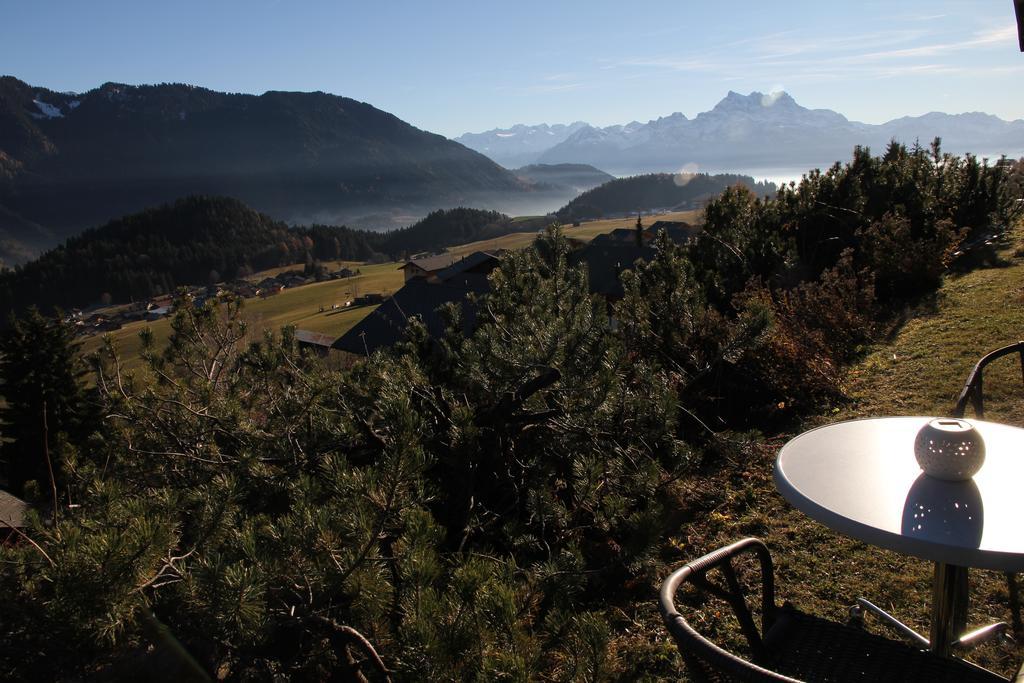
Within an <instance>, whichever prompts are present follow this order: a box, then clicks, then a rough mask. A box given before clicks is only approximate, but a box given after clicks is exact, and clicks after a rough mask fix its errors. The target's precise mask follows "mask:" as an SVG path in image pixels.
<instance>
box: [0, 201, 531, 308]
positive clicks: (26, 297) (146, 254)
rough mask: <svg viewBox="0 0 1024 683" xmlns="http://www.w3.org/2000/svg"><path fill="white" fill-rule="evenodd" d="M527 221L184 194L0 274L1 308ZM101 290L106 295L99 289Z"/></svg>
mask: <svg viewBox="0 0 1024 683" xmlns="http://www.w3.org/2000/svg"><path fill="white" fill-rule="evenodd" d="M523 229H527V228H524V227H523V224H521V223H520V224H513V222H512V219H510V218H509V217H508V216H505V215H504V214H500V213H497V212H495V211H484V210H480V209H466V208H457V209H448V210H439V211H435V212H432V213H431V214H429V215H428V216H427V217H426V218H424V219H422V220H421V221H418V222H417V223H415V224H414V225H411V226H409V227H407V228H402V229H400V230H393V231H391V232H388V233H377V232H370V231H365V230H352V229H350V228H346V227H336V226H325V225H313V226H298V227H289V226H287V225H285V224H284V223H282V222H280V221H275V220H273V219H271V218H269V217H268V216H266V215H264V214H261V213H259V212H257V211H254V210H253V209H250V208H249V207H247V206H246V205H245V204H243V203H242V202H240V201H238V200H236V199H229V198H225V197H187V198H185V199H181V200H178V201H177V202H174V203H173V204H168V205H164V206H161V207H157V208H153V209H148V210H146V211H143V212H141V213H137V214H132V215H130V216H126V217H124V218H120V219H118V220H115V221H111V222H110V223H108V224H107V225H104V226H102V227H99V228H94V229H91V230H87V231H85V232H84V233H82V234H80V235H78V236H76V237H72V238H70V239H68V240H67V241H66V242H65V243H64V244H63V245H61V246H59V247H57V248H56V249H53V250H51V251H49V252H47V253H45V254H43V256H41V257H40V258H38V259H37V260H35V261H31V262H29V263H26V264H24V265H22V266H18V267H16V268H15V269H13V270H8V271H4V272H0V312H2V313H3V314H4V315H6V313H7V312H10V311H12V310H24V309H26V308H28V307H29V306H32V305H35V306H39V307H41V308H44V309H49V308H51V307H53V306H59V307H63V308H69V307H77V306H85V305H88V304H91V303H95V302H97V301H99V300H100V299H101V298H105V299H106V298H109V300H111V301H113V302H114V303H126V302H129V301H144V300H146V299H148V298H150V297H152V296H155V295H159V294H171V293H174V291H175V289H176V288H177V287H180V286H183V285H205V284H208V283H212V282H222V281H228V280H233V279H236V278H238V277H244V276H247V275H250V274H252V273H254V272H256V271H260V270H263V269H266V268H274V267H277V266H284V265H291V264H302V263H306V262H309V261H334V260H348V261H365V260H381V259H400V258H404V257H406V256H408V255H411V254H414V253H417V252H421V251H430V250H441V249H444V248H445V247H448V246H452V245H457V244H464V243H466V242H473V241H476V240H481V239H487V238H489V237H496V236H499V235H503V234H506V233H508V232H511V231H512V230H523ZM104 295H109V297H105V296H104Z"/></svg>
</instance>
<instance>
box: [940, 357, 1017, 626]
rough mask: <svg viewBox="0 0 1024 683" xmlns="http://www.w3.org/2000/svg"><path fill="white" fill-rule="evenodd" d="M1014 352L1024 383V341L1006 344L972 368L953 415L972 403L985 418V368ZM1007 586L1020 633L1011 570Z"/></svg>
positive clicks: (959, 415) (961, 413)
mask: <svg viewBox="0 0 1024 683" xmlns="http://www.w3.org/2000/svg"><path fill="white" fill-rule="evenodd" d="M1013 353H1016V354H1018V355H1019V356H1020V371H1021V383H1022V385H1024V341H1019V342H1017V343H1016V344H1010V345H1009V346H1004V347H1002V348H1001V349H996V350H995V351H992V352H990V353H987V354H985V355H984V356H982V357H981V360H979V361H978V362H977V363H976V364H975V366H974V368H973V369H972V370H971V374H970V375H968V376H967V381H966V382H964V388H963V389H961V390H960V395H959V396H958V397H957V399H956V406H955V407H954V408H953V414H952V415H951V417H963V416H964V413H965V412H967V406H968V404H970V406H971V408H973V409H974V415H975V417H977V418H978V419H979V420H984V419H985V391H984V387H985V384H984V375H985V368H986V367H987V366H988V365H989V364H990V363H991V362H992V361H994V360H997V359H999V358H1002V357H1003V356H1009V355H1010V354H1013ZM1006 588H1007V591H1008V592H1009V596H1010V614H1011V616H1012V617H1013V630H1014V631H1015V632H1016V633H1018V634H1019V633H1020V632H1021V630H1022V627H1024V624H1022V623H1021V616H1020V593H1019V591H1018V590H1017V578H1016V577H1015V576H1014V575H1013V574H1012V573H1010V572H1007V573H1006Z"/></svg>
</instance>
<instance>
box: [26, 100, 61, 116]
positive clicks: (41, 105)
mask: <svg viewBox="0 0 1024 683" xmlns="http://www.w3.org/2000/svg"><path fill="white" fill-rule="evenodd" d="M32 104H34V105H36V107H37V108H38V109H39V111H40V114H38V115H34V118H40V119H44V118H45V119H59V118H63V117H64V114H63V113H61V110H60V109H58V108H57V107H55V106H53V105H52V104H48V103H46V102H43V101H42V100H41V99H39V98H38V97H37V98H35V99H33V100H32Z"/></svg>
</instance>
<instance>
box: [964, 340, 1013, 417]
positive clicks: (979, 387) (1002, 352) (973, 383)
mask: <svg viewBox="0 0 1024 683" xmlns="http://www.w3.org/2000/svg"><path fill="white" fill-rule="evenodd" d="M1011 353H1016V354H1019V355H1020V371H1021V382H1022V384H1024V341H1019V342H1017V343H1016V344H1010V345H1009V346H1004V347H1003V348H1001V349H996V350H995V351H992V352H991V353H987V354H985V355H984V356H982V358H981V360H979V361H978V362H977V364H975V366H974V368H973V369H972V370H971V374H970V375H968V376H967V381H966V382H965V383H964V388H963V389H962V390H961V391H960V395H959V396H958V397H957V399H956V407H954V408H953V414H952V415H951V417H963V416H964V412H966V410H967V404H968V403H970V404H971V407H972V408H974V415H975V416H976V417H977V418H978V419H979V420H984V419H985V393H984V382H983V380H984V373H985V368H986V366H988V364H989V363H991V362H992V361H994V360H996V359H999V358H1002V357H1003V356H1008V355H1010V354H1011Z"/></svg>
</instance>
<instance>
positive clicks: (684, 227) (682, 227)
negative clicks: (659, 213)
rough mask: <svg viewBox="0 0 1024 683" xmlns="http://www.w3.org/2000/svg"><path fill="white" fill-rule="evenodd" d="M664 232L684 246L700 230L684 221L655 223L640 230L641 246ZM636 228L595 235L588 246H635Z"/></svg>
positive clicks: (618, 229)
mask: <svg viewBox="0 0 1024 683" xmlns="http://www.w3.org/2000/svg"><path fill="white" fill-rule="evenodd" d="M662 230H664V231H665V232H667V233H668V238H669V239H670V240H672V241H673V242H675V243H676V244H685V243H686V242H688V241H690V240H691V239H693V238H694V237H696V236H697V233H699V232H700V228H698V227H695V226H692V225H690V224H689V223H686V222H684V221H655V222H654V223H653V224H652V225H651V226H650V227H646V228H641V231H640V240H641V244H650V243H651V242H653V241H654V239H655V238H656V237H657V236H658V233H659V232H661V231H662ZM636 241H637V229H636V228H616V229H615V230H612V231H611V232H607V233H603V234H601V235H597V236H596V237H594V239H592V240H591V241H590V244H636Z"/></svg>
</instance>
